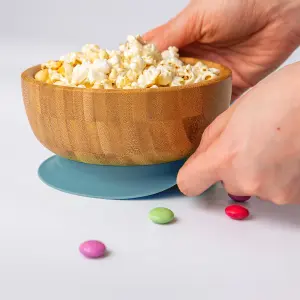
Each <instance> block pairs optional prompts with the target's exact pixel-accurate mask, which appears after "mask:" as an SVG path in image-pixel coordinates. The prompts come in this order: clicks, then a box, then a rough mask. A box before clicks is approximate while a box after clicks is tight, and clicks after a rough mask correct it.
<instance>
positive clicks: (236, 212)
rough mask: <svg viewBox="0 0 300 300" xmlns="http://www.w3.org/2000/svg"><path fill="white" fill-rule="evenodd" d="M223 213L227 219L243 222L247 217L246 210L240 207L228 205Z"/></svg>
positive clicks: (247, 212)
mask: <svg viewBox="0 0 300 300" xmlns="http://www.w3.org/2000/svg"><path fill="white" fill-rule="evenodd" d="M225 213H226V215H227V216H228V217H230V218H231V219H234V220H243V219H245V218H247V217H248V216H249V211H248V209H247V208H245V207H243V206H240V205H230V206H227V207H226V208H225Z"/></svg>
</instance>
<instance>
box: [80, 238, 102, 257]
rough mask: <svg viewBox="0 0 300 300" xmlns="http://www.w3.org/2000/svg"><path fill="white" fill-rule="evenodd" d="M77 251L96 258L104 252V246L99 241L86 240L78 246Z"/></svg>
mask: <svg viewBox="0 0 300 300" xmlns="http://www.w3.org/2000/svg"><path fill="white" fill-rule="evenodd" d="M79 251H80V253H81V254H82V255H84V256H85V257H87V258H98V257H102V256H104V254H105V251H106V247H105V245H104V244H103V243H101V242H99V241H94V240H92V241H86V242H84V243H82V244H81V245H80V247H79Z"/></svg>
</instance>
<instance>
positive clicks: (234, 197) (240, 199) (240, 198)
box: [228, 194, 251, 202]
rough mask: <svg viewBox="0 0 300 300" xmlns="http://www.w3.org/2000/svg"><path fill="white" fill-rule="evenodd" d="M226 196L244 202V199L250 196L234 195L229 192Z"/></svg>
mask: <svg viewBox="0 0 300 300" xmlns="http://www.w3.org/2000/svg"><path fill="white" fill-rule="evenodd" d="M228 196H229V197H230V198H231V199H232V200H233V201H236V202H245V201H247V200H249V199H250V198H251V196H234V195H231V194H228Z"/></svg>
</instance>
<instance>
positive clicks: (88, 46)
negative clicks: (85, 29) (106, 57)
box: [81, 44, 100, 53]
mask: <svg viewBox="0 0 300 300" xmlns="http://www.w3.org/2000/svg"><path fill="white" fill-rule="evenodd" d="M99 51H100V47H99V46H98V45H95V44H85V45H84V46H83V47H82V49H81V52H82V53H88V52H99Z"/></svg>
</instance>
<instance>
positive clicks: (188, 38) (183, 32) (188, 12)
mask: <svg viewBox="0 0 300 300" xmlns="http://www.w3.org/2000/svg"><path fill="white" fill-rule="evenodd" d="M196 15H197V11H196V9H195V8H194V7H193V8H192V5H191V4H189V5H188V6H187V7H186V8H184V9H183V10H182V11H181V12H180V13H179V14H178V15H177V16H176V17H175V18H173V19H171V20H170V21H169V22H167V23H166V24H164V25H161V26H159V27H156V28H155V29H153V30H151V31H149V32H147V33H146V34H144V36H143V39H144V40H145V41H146V42H150V43H153V44H155V45H156V47H157V48H158V49H159V50H160V51H163V50H165V49H167V48H168V47H169V46H175V47H177V48H181V47H184V46H186V45H188V44H190V43H192V42H194V41H195V40H197V33H198V32H200V31H199V30H197V29H199V28H198V26H197V24H201V22H200V20H198V19H197V18H196ZM197 31H198V32H197Z"/></svg>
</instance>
